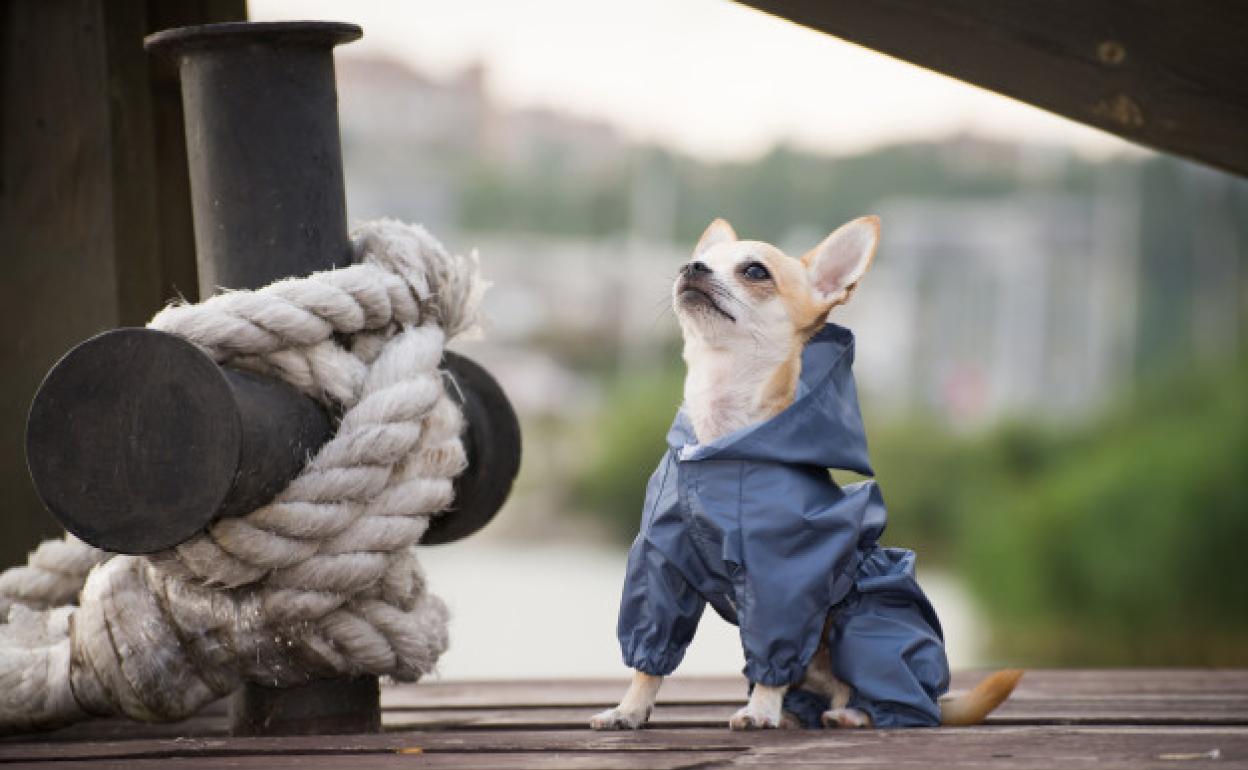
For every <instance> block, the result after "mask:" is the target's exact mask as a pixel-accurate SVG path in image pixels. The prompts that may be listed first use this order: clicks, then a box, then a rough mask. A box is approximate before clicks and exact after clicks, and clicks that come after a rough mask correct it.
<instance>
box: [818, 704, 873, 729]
mask: <svg viewBox="0 0 1248 770" xmlns="http://www.w3.org/2000/svg"><path fill="white" fill-rule="evenodd" d="M823 726H824V727H843V728H851V729H852V728H860V727H870V726H871V717H870V716H869V715H868V714H867V713H866V712H865V711H859V710H858V709H832V710H830V711H825V712H823Z"/></svg>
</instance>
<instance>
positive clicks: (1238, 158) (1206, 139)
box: [743, 0, 1248, 174]
mask: <svg viewBox="0 0 1248 770" xmlns="http://www.w3.org/2000/svg"><path fill="white" fill-rule="evenodd" d="M743 2H745V4H747V5H752V6H754V7H755V8H758V9H760V10H763V11H766V12H768V13H772V14H775V15H777V16H781V17H784V18H786V19H790V20H792V21H795V22H797V23H798V24H803V25H806V26H808V27H813V28H814V29H817V30H820V31H823V32H826V33H828V34H830V35H835V36H836V37H839V38H843V39H845V40H848V41H850V42H853V43H857V44H859V45H863V46H866V47H868V48H873V49H875V50H877V51H880V52H882V53H886V54H889V55H890V56H896V57H897V58H899V59H904V60H906V61H909V62H912V63H914V64H918V65H919V66H922V67H927V68H929V69H932V70H935V71H937V72H941V73H943V74H946V75H950V76H952V77H955V78H958V79H959V80H964V81H966V82H968V83H972V84H974V85H977V86H982V87H984V88H988V89H991V90H993V91H997V92H998V93H1002V94H1005V95H1006V96H1010V97H1013V98H1015V99H1018V100H1020V101H1023V102H1027V103H1029V104H1033V105H1035V106H1037V107H1041V108H1043V109H1046V110H1049V111H1051V112H1055V113H1057V114H1058V115H1062V116H1065V117H1067V118H1070V119H1072V120H1077V121H1079V122H1081V123H1086V124H1088V125H1090V126H1095V127H1097V128H1100V129H1102V130H1104V131H1108V132H1110V133H1112V134H1117V135H1118V136H1121V137H1123V138H1124V139H1129V140H1131V141H1133V142H1139V143H1140V144H1144V145H1148V146H1150V147H1155V148H1157V149H1159V150H1164V151H1166V152H1172V153H1176V154H1179V155H1185V156H1187V157H1189V158H1194V159H1196V160H1201V161H1204V162H1206V163H1209V164H1211V165H1214V166H1218V167H1220V168H1224V169H1227V170H1229V171H1234V172H1236V173H1239V174H1245V173H1248V143H1245V142H1244V141H1243V137H1244V136H1246V135H1248V81H1246V80H1245V78H1244V73H1245V72H1248V46H1245V45H1244V42H1243V38H1244V34H1245V31H1246V30H1248V5H1245V4H1244V3H1216V4H1212V5H1202V6H1198V7H1197V6H1192V5H1190V4H1188V3H1176V2H1171V1H1170V0H1115V1H1113V2H1110V0H1092V1H1088V0H1049V1H1048V2H1043V3H1036V2H1031V1H1030V0H942V2H939V3H933V2H927V1H926V0H743ZM827 75H828V77H829V78H834V77H836V76H837V75H838V73H831V72H830V73H827Z"/></svg>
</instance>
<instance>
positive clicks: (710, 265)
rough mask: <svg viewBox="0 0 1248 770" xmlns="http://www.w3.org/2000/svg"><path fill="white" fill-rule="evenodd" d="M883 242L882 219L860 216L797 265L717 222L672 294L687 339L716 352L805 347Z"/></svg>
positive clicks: (694, 254) (788, 257) (853, 286)
mask: <svg viewBox="0 0 1248 770" xmlns="http://www.w3.org/2000/svg"><path fill="white" fill-rule="evenodd" d="M879 240H880V220H879V218H878V217H874V216H870V217H859V218H858V219H855V220H853V221H852V222H849V223H847V224H844V225H842V226H841V227H839V228H837V230H836V231H835V232H833V233H832V234H831V235H829V236H828V237H827V238H825V239H823V242H821V243H820V244H819V245H818V246H816V247H815V248H813V249H811V250H810V251H808V252H807V253H806V254H804V255H803V256H802V257H801V258H795V257H790V256H788V255H786V254H785V253H784V252H782V251H780V250H779V249H777V248H776V247H775V246H772V245H771V244H767V243H763V242H761V241H743V240H739V239H738V238H737V234H736V233H735V232H734V231H733V229H732V226H731V225H729V224H728V223H727V222H725V221H724V220H722V219H716V220H715V221H714V222H712V223H711V225H710V227H708V228H706V232H705V233H703V234H702V238H701V240H699V241H698V245H697V246H696V247H695V248H694V250H693V257H692V258H691V259H690V260H689V262H687V263H686V264H685V265H684V266H683V267H682V268H681V270H680V275H679V276H677V278H676V283H675V285H674V286H673V287H672V303H673V305H674V307H675V310H676V318H677V319H678V320H679V321H680V327H681V331H682V332H683V333H684V336H685V340H686V341H687V342H690V341H696V342H698V343H701V344H705V345H707V346H710V347H714V348H726V347H735V346H736V345H737V344H738V343H742V342H745V343H750V342H752V343H754V344H759V343H762V344H765V345H766V346H768V347H774V349H782V350H792V349H793V346H794V345H796V346H797V347H799V348H800V346H801V345H802V344H804V343H805V342H806V340H808V339H809V338H810V337H811V335H813V334H814V333H815V332H817V331H818V330H819V329H820V328H821V327H822V326H823V324H824V322H825V321H826V320H827V317H828V313H829V312H831V310H832V308H834V307H836V306H837V305H841V304H844V303H845V302H846V301H847V300H848V299H849V296H850V294H852V293H853V291H854V289H855V288H856V287H857V285H858V282H859V281H860V280H861V279H862V276H863V274H864V273H866V271H867V268H868V267H869V266H870V265H871V260H872V258H873V257H874V256H875V249H876V246H877V245H878V244H879Z"/></svg>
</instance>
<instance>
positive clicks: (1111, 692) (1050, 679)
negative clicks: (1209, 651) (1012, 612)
mask: <svg viewBox="0 0 1248 770" xmlns="http://www.w3.org/2000/svg"><path fill="white" fill-rule="evenodd" d="M987 673H988V672H987V671H958V672H955V673H954V675H953V689H955V690H963V689H968V688H970V687H972V686H973V685H974V684H975V683H976V682H978V681H979V680H980V679H981V678H983V677H984V676H985V675H986V674H987ZM627 686H628V680H627V679H626V678H624V677H623V676H621V677H620V678H618V679H570V680H563V681H559V682H526V681H515V680H513V681H492V680H483V681H479V682H423V683H420V684H415V685H400V686H395V687H386V688H384V689H383V690H382V692H381V703H382V707H383V708H462V707H474V706H485V707H493V708H507V707H516V706H578V705H583V706H591V707H592V706H597V705H600V704H607V703H610V702H613V701H614V700H616V699H618V698H619V697H620V695H622V694H623V692H624V689H625V688H626V687H627ZM744 693H745V680H744V679H743V678H740V677H732V676H728V677H683V676H679V675H677V676H674V677H672V678H670V679H669V680H668V681H666V682H664V684H663V692H662V695H661V696H660V702H661V703H685V704H689V703H735V702H736V701H737V700H739V699H740V698H741V697H742V696H743V695H744ZM1033 694H1034V695H1046V696H1062V697H1075V696H1089V697H1101V696H1104V697H1114V696H1118V695H1124V696H1128V695H1129V696H1137V697H1145V696H1149V695H1152V696H1157V697H1166V698H1169V697H1171V696H1176V695H1189V694H1190V695H1199V696H1201V697H1207V696H1216V695H1235V696H1246V697H1248V670H1244V669H1114V670H1082V669H1062V670H1053V669H1037V670H1029V671H1028V672H1027V674H1026V675H1025V676H1024V677H1023V681H1022V684H1021V685H1020V686H1019V689H1018V693H1017V694H1016V695H1015V698H1018V697H1025V696H1026V697H1030V696H1031V695H1033Z"/></svg>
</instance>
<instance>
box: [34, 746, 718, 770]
mask: <svg viewBox="0 0 1248 770" xmlns="http://www.w3.org/2000/svg"><path fill="white" fill-rule="evenodd" d="M738 754H740V752H733V753H732V754H722V753H721V754H716V753H711V754H707V753H706V752H701V751H691V752H669V753H664V754H659V755H644V756H643V755H640V754H636V753H616V754H602V753H598V752H586V751H566V752H548V751H539V752H526V753H521V754H481V753H476V752H474V753H467V754H397V753H388V754H368V755H365V756H357V755H344V754H338V753H334V752H330V753H327V754H313V755H289V754H286V755H268V756H265V757H263V758H262V759H260V760H259V761H257V759H258V758H256V757H235V756H229V757H222V756H194V757H181V758H178V759H176V760H170V759H164V758H162V759H134V760H127V762H126V765H125V766H126V768H127V770H131V769H132V770H147V769H148V768H152V770H157V769H159V770H165V769H166V768H169V767H170V765H171V763H175V762H176V764H174V765H173V766H175V767H178V768H188V769H189V770H217V769H218V768H220V769H221V770H237V769H238V768H251V767H260V766H263V767H264V768H265V769H266V770H268V769H269V768H274V769H280V768H296V769H297V770H304V769H305V768H306V769H307V770H316V769H317V768H334V769H335V770H336V769H337V768H342V767H348V766H358V767H368V768H391V767H393V768H407V769H408V770H410V769H411V768H422V769H424V768H429V769H430V770H439V769H440V768H473V770H480V768H490V770H549V768H561V770H679V769H680V768H693V767H707V766H711V765H713V764H718V763H719V762H723V763H725V764H726V763H727V761H729V760H731V759H732V758H733V757H734V756H736V755H738ZM717 760H718V762H717ZM32 766H33V767H38V768H41V769H42V770H70V769H72V770H82V768H83V767H84V764H83V763H82V762H65V761H57V760H52V761H49V762H40V763H38V764H37V765H32Z"/></svg>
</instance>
